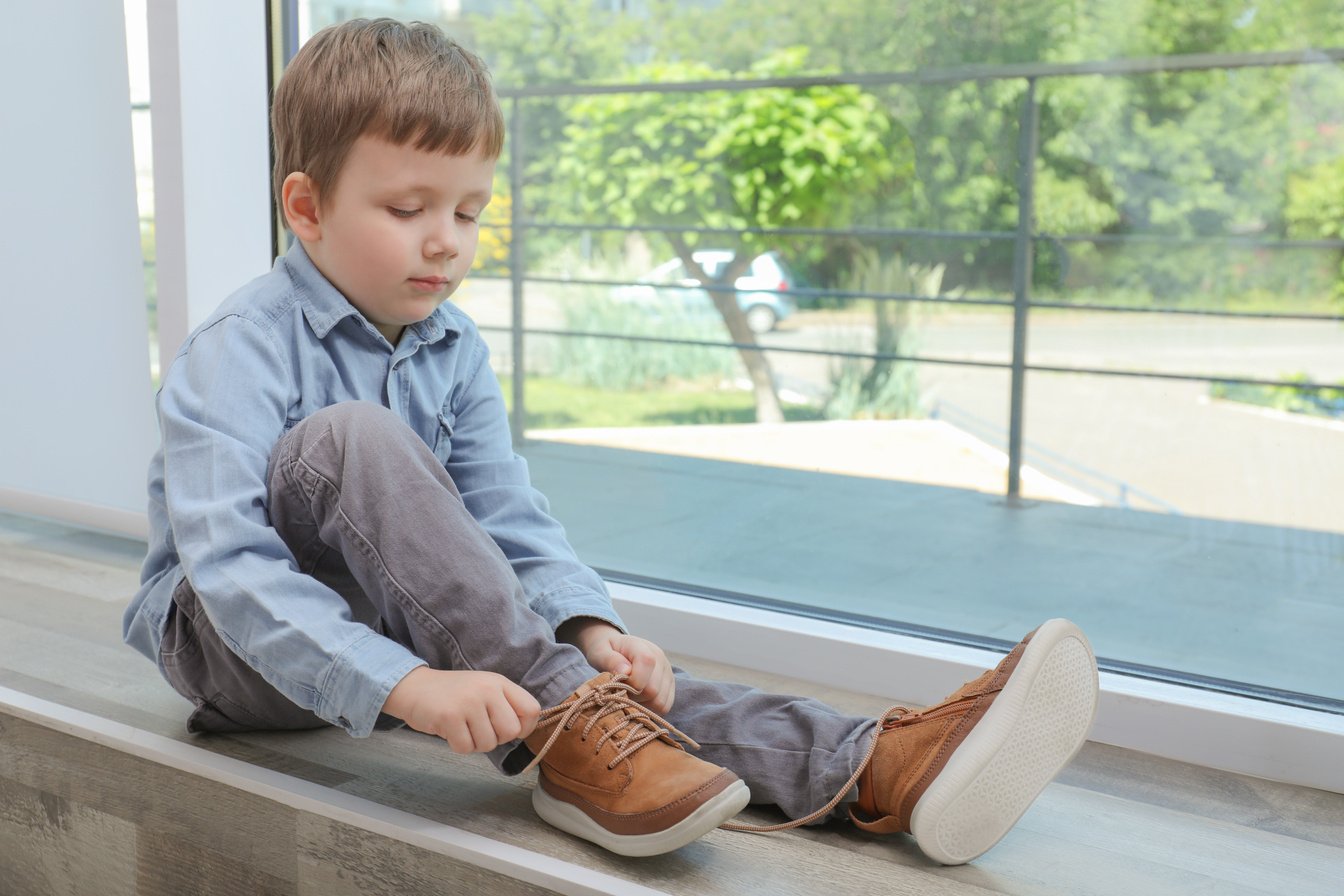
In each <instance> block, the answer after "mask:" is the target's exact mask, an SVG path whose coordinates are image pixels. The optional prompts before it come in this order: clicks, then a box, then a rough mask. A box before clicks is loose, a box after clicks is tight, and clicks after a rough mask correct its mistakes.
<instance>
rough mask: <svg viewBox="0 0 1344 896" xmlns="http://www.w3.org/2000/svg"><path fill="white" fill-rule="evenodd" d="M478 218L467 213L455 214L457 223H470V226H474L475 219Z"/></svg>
mask: <svg viewBox="0 0 1344 896" xmlns="http://www.w3.org/2000/svg"><path fill="white" fill-rule="evenodd" d="M478 217H480V216H479V215H471V214H468V213H467V212H458V213H457V219H458V220H459V221H467V222H468V223H472V224H474V223H475V222H476V219H477V218H478Z"/></svg>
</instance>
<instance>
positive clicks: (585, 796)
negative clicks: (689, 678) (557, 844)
mask: <svg viewBox="0 0 1344 896" xmlns="http://www.w3.org/2000/svg"><path fill="white" fill-rule="evenodd" d="M634 693H635V689H634V688H632V687H631V686H630V685H628V684H626V683H625V677H624V676H613V675H611V674H610V673H603V674H602V675H599V676H597V677H596V678H594V679H592V680H591V681H589V682H587V683H585V684H584V685H583V686H581V687H580V688H579V689H578V690H577V691H575V692H574V695H573V696H572V697H570V698H569V699H568V700H566V701H565V702H564V703H561V704H559V705H558V706H553V707H550V708H549V709H544V710H542V713H541V721H540V722H539V723H538V725H537V730H536V731H534V732H533V733H532V735H531V736H530V737H528V738H527V739H526V740H525V741H524V743H526V744H527V747H528V749H530V750H531V751H532V752H533V753H534V754H536V758H535V759H533V760H532V762H531V763H530V764H529V765H528V766H527V768H529V769H530V768H532V767H533V766H535V765H538V764H540V765H541V773H540V775H539V776H538V780H537V786H536V788H535V789H533V791H532V806H533V808H535V809H536V810H537V814H538V815H540V816H541V817H542V818H543V819H544V820H546V821H547V822H549V823H551V824H553V825H555V826H556V827H558V828H560V829H561V830H562V831H567V832H569V833H571V834H574V835H575V836H578V837H582V838H584V839H585V840H591V841H592V842H594V843H596V844H597V845H599V846H602V847H605V848H607V849H609V850H611V851H612V852H615V853H620V854H621V855H626V856H651V855H657V854H658V853H664V852H670V851H671V850H674V849H677V848H678V847H681V846H685V845H686V844H687V843H690V842H691V841H692V840H695V839H696V838H698V837H699V836H701V835H702V834H705V833H708V832H709V831H712V830H714V829H715V828H717V827H718V826H719V825H720V824H722V823H723V822H724V821H726V820H727V819H729V818H731V817H733V816H734V815H736V814H737V813H738V812H740V811H741V810H742V808H743V807H744V806H746V804H747V802H748V801H749V800H750V799H751V793H750V791H749V790H748V789H747V785H746V784H745V783H743V782H742V781H741V780H740V779H739V778H738V777H737V776H736V775H734V774H733V773H732V772H730V771H728V770H727V769H723V768H720V767H718V766H717V765H711V764H710V763H708V762H705V761H703V760H700V759H697V758H695V757H694V756H692V755H690V754H689V753H687V752H686V751H685V750H684V749H682V747H681V745H680V744H678V743H677V742H676V741H675V740H673V739H672V737H671V735H672V734H676V735H677V736H678V737H680V738H682V739H683V740H685V741H686V742H687V743H690V744H691V745H692V746H695V747H697V748H698V745H697V744H695V742H694V741H692V740H691V739H690V738H688V737H686V735H684V734H682V733H681V732H680V731H677V730H676V729H675V728H673V727H672V726H671V725H668V724H667V722H666V721H664V720H663V719H662V718H660V717H659V716H657V715H656V714H654V713H652V712H650V711H649V710H647V709H645V708H644V707H642V706H640V705H639V704H638V703H635V702H634V701H633V700H632V699H631V697H632V696H633V695H634ZM526 770H527V769H524V771H526Z"/></svg>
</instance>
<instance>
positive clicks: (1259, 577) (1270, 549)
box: [522, 424, 1344, 701]
mask: <svg viewBox="0 0 1344 896" xmlns="http://www.w3.org/2000/svg"><path fill="white" fill-rule="evenodd" d="M799 426H800V425H799V424H787V425H785V426H784V428H782V429H780V428H771V427H746V428H741V427H711V428H700V427H695V428H680V429H673V428H668V429H660V430H657V431H635V432H629V431H622V432H610V433H596V432H591V431H590V432H588V433H583V432H581V431H572V430H571V431H568V432H560V433H556V432H552V433H537V434H535V436H544V437H545V438H544V439H543V438H535V437H534V438H533V439H531V440H530V441H529V442H528V443H527V444H526V445H524V446H523V449H522V451H523V454H524V455H525V456H526V457H527V459H528V461H529V464H530V466H531V468H532V472H533V479H534V481H535V482H536V483H537V485H538V487H539V488H540V489H541V490H542V491H543V492H544V493H545V494H546V495H547V496H548V497H549V499H550V501H551V504H552V508H553V510H554V512H555V514H556V516H557V517H558V518H559V519H560V521H561V522H562V523H564V525H565V527H566V530H567V531H568V533H569V536H570V538H571V540H572V541H573V543H574V545H575V547H576V548H577V549H578V551H579V554H580V556H581V557H583V559H584V560H585V561H587V562H588V563H590V564H592V565H594V566H596V567H599V568H601V569H604V570H608V571H616V572H622V573H629V574H635V575H639V576H645V577H648V578H651V579H655V580H665V581H667V582H672V583H681V584H683V585H689V586H691V587H693V588H701V589H711V590H715V589H717V590H720V591H726V592H737V593H741V594H745V595H756V596H759V597H764V598H768V599H771V600H775V601H783V602H792V603H797V604H802V605H806V606H809V607H822V608H825V609H829V610H833V611H835V612H838V613H847V614H854V615H858V616H868V617H872V618H875V619H879V620H887V621H892V622H896V623H904V624H912V625H917V626H925V627H933V628H939V629H945V630H948V631H953V632H968V633H971V634H973V635H977V636H983V637H987V638H1001V639H1004V640H1013V639H1015V638H1016V637H1017V636H1018V635H1017V633H1020V632H1021V631H1026V630H1028V629H1030V628H1031V627H1032V626H1034V625H1036V624H1037V623H1039V622H1040V621H1041V620H1042V619H1044V618H1048V617H1050V616H1057V615H1065V616H1068V617H1070V618H1072V619H1074V620H1076V621H1077V622H1078V623H1079V624H1081V625H1082V626H1083V627H1084V628H1085V629H1086V630H1087V631H1088V633H1089V635H1090V636H1091V637H1092V640H1093V643H1094V644H1095V645H1096V648H1097V651H1098V654H1099V655H1101V656H1103V657H1108V658H1111V659H1114V660H1117V661H1122V662H1126V663H1136V664H1141V665H1148V666H1154V667H1158V668H1164V669H1176V670H1180V671H1183V672H1187V673H1190V674H1193V675H1198V676H1204V677H1208V678H1216V679H1228V680H1232V681H1245V682H1252V683H1254V684H1257V685H1260V686H1264V687H1270V688H1279V689H1283V690H1287V691H1299V692H1303V693H1306V694H1315V695H1319V696H1324V697H1328V698H1331V699H1333V700H1336V701H1344V678H1341V676H1340V674H1339V672H1340V664H1339V658H1338V657H1339V644H1340V643H1344V586H1342V585H1341V584H1340V583H1341V582H1344V535H1341V534H1338V533H1333V532H1327V531H1320V530H1311V529H1294V528H1288V527H1281V526H1264V525H1253V524H1246V523H1236V522H1227V521H1223V520H1216V519H1207V518H1200V517H1192V516H1176V515H1171V514H1164V513H1150V512H1143V511H1138V510H1126V509H1121V508H1114V507H1094V506H1083V505H1080V504H1070V503H1065V502H1064V501H1062V500H1059V499H1058V498H1056V499H1054V500H1036V501H1027V502H1021V503H1017V504H1010V503H1009V502H1007V501H1006V500H1005V499H1003V498H1002V497H1000V496H998V495H997V494H993V493H992V492H996V491H997V488H995V489H987V488H982V487H980V486H983V485H985V484H986V483H987V482H988V481H989V480H988V478H986V479H984V480H982V481H981V482H980V485H979V486H977V485H976V484H974V483H972V482H971V481H969V480H966V479H961V480H959V481H958V483H957V485H958V486H959V487H952V483H949V482H947V481H946V480H947V477H948V475H950V474H952V473H955V474H956V475H957V476H962V475H965V472H966V470H970V469H975V468H977V467H979V468H980V469H981V471H982V472H986V475H987V476H988V473H989V471H992V469H993V467H992V465H991V464H989V463H987V462H986V463H983V464H982V463H981V461H982V460H984V459H985V458H984V457H983V456H982V455H981V454H979V453H977V452H960V451H958V450H950V451H949V450H947V446H948V442H947V441H945V440H946V439H947V438H948V434H947V433H946V431H945V430H942V429H941V428H939V427H909V428H906V427H901V428H899V429H898V428H890V429H892V431H899V430H900V429H904V430H906V431H905V434H904V435H903V436H901V437H900V438H901V440H902V442H903V445H904V448H905V449H906V450H910V451H911V452H912V455H914V456H919V457H921V458H925V457H927V458H930V460H929V462H928V464H927V465H926V466H924V467H923V468H922V469H921V470H920V472H921V473H922V474H924V476H923V478H924V479H925V481H924V482H915V481H909V480H906V481H902V480H897V479H881V478H873V477H872V476H870V475H868V473H870V472H872V471H871V470H870V471H868V472H864V471H862V470H855V471H851V473H852V474H851V475H839V474H838V473H837V472H835V470H834V469H833V468H832V465H833V464H834V463H835V462H836V460H837V457H838V456H839V455H840V454H842V453H844V452H849V453H851V454H853V455H854V456H858V457H861V456H864V455H865V454H868V455H869V456H871V457H881V456H888V457H889V456H890V455H889V454H888V452H890V451H891V450H894V448H893V445H894V443H893V442H890V441H884V438H885V437H884V436H883V435H879V433H881V432H882V431H883V430H884V429H888V427H879V426H875V425H872V424H870V425H869V426H868V427H864V426H862V425H854V424H840V425H834V424H816V425H815V426H813V427H808V426H802V427H800V428H798V429H797V430H796V432H795V427H799ZM866 430H868V431H866ZM730 436H731V438H729V437H730ZM891 438H894V436H891ZM562 439H563V441H562ZM823 441H826V442H827V444H826V446H825V447H822V443H823ZM582 443H586V444H582ZM689 445H694V449H693V450H695V451H696V452H697V453H699V454H700V455H701V456H699V457H688V456H684V453H676V452H687V451H688V446H689ZM786 449H787V451H788V453H789V455H790V457H792V460H789V461H787V462H786V463H781V464H780V465H779V466H772V465H769V464H773V463H775V462H776V455H778V454H779V453H780V452H784V451H785V450H786ZM669 452H674V453H669ZM823 457H825V458H827V460H826V461H825V462H823V461H822V460H821V458H823ZM909 466H914V465H913V464H912V465H908V467H907V468H909ZM994 475H1001V469H1000V470H999V472H998V473H997V474H994ZM1027 481H1028V484H1029V485H1030V487H1031V489H1032V494H1035V495H1038V496H1039V495H1043V494H1044V493H1045V492H1047V491H1051V490H1057V486H1055V485H1053V484H1051V483H1050V482H1049V480H1047V479H1044V478H1041V477H1029V478H1028V480H1027Z"/></svg>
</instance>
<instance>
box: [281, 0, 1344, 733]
mask: <svg viewBox="0 0 1344 896" xmlns="http://www.w3.org/2000/svg"><path fill="white" fill-rule="evenodd" d="M889 6H890V5H889V4H885V3H870V2H862V0H854V2H847V3H840V4H838V5H837V4H832V5H831V6H830V7H828V13H827V15H826V16H824V17H820V18H819V17H818V16H816V15H815V5H814V4H804V3H795V2H780V3H775V4H771V5H770V7H771V12H770V16H769V18H768V19H764V20H763V19H760V18H759V16H760V15H761V10H762V9H763V7H762V6H761V5H760V4H757V3H747V2H734V0H723V2H706V3H698V4H684V5H681V4H676V5H674V4H653V3H650V4H642V3H641V4H624V3H623V4H609V3H597V2H593V3H585V4H562V3H558V2H550V0H532V2H519V3H514V4H508V5H505V6H502V7H500V6H499V5H496V4H472V3H465V2H462V3H435V2H423V3H411V2H401V3H391V2H389V3H382V4H374V3H368V4H349V3H321V2H316V0H314V2H310V3H298V4H297V5H296V6H295V7H293V10H292V12H293V15H292V16H291V18H292V19H293V20H294V21H296V22H297V23H298V27H299V29H300V33H299V35H298V38H299V40H302V39H305V38H306V37H307V36H308V34H309V33H311V31H312V30H315V29H316V28H318V27H321V26H322V25H325V24H329V23H330V22H332V21H337V20H339V19H342V18H346V17H349V16H352V15H355V14H372V15H380V14H388V15H394V16H397V17H400V18H406V19H411V18H420V19H426V20H431V21H436V22H439V23H440V24H442V25H444V27H445V28H446V29H447V30H449V32H450V33H452V34H454V35H455V36H457V37H458V38H459V39H461V40H463V41H464V42H466V43H468V44H469V45H470V46H472V47H473V48H474V49H476V50H477V51H478V52H480V53H481V54H482V55H483V56H485V58H486V59H487V61H488V62H489V63H490V64H491V66H492V68H493V70H494V72H495V76H496V82H497V84H498V85H499V87H500V92H501V96H502V97H503V100H504V104H505V112H506V115H508V117H509V121H510V126H511V133H510V137H509V144H508V147H507V148H506V157H505V158H504V159H503V160H502V161H501V165H500V176H499V181H498V186H497V189H496V197H497V198H496V202H495V205H494V206H493V208H492V209H491V211H490V213H489V215H488V219H487V223H488V224H489V225H490V226H489V229H488V231H487V233H486V235H485V237H484V238H483V239H482V245H481V252H480V257H479V258H478V262H477V264H478V272H477V276H476V277H475V279H474V280H472V281H469V282H468V284H467V285H466V286H464V287H463V289H462V290H461V291H460V292H459V294H458V295H457V296H456V298H455V301H457V302H458V304H460V305H461V306H462V307H463V308H464V309H465V310H467V311H468V312H469V313H471V314H472V315H473V316H474V317H475V318H476V319H477V321H478V322H479V323H480V324H481V325H482V326H483V328H484V329H485V330H486V332H487V333H488V335H489V338H490V339H491V341H492V344H493V350H494V358H495V363H496V366H497V370H498V372H499V374H500V376H501V379H502V380H503V382H504V385H505V389H506V393H507V395H508V396H509V398H510V400H511V403H512V410H513V413H514V420H515V429H516V432H517V436H518V439H519V442H518V444H519V449H520V450H521V452H522V453H523V454H524V455H526V456H527V457H528V459H529V462H530V463H531V465H532V469H533V473H534V478H535V480H536V482H537V484H538V485H539V486H540V487H541V488H542V490H543V491H545V492H546V493H547V494H548V495H549V496H550V498H551V499H552V503H553V507H554V509H555V511H556V514H557V516H559V517H560V519H561V520H562V521H563V522H564V523H565V525H566V527H567V529H568V531H569V533H570V536H571V538H572V540H573V541H574V543H575V545H576V546H577V547H578V549H579V551H580V553H581V555H582V556H584V557H585V559H587V560H588V562H590V563H592V564H594V565H595V566H597V567H599V568H600V569H601V570H602V571H603V572H604V573H605V574H606V575H607V576H608V577H609V578H611V579H612V580H616V581H622V580H624V581H632V582H640V583H653V584H655V585H657V586H659V587H663V588H667V589H670V590H681V591H687V592H690V593H696V594H703V595H708V596H711V597H715V598H717V599H721V600H726V601H732V602H738V603H753V604H760V605H765V606H774V607H784V608H786V609H789V610H791V611H794V612H797V613H801V614H803V615H807V616H816V617H821V618H829V619H837V620H842V621H850V622H855V623H858V624H862V625H869V626H874V627H877V628H887V629H893V630H897V631H913V632H917V633H923V634H926V635H929V636H932V637H937V638H944V639H950V640H962V641H966V642H968V643H999V642H1002V641H1005V640H1013V639H1015V638H1016V637H1017V636H1018V635H1020V633H1021V632H1022V631H1024V630H1026V629H1027V628H1030V627H1031V626H1032V625H1034V624H1036V623H1037V622H1039V621H1040V620H1041V619H1042V618H1045V617H1048V616H1051V615H1068V616H1070V617H1072V618H1074V619H1075V620H1077V621H1078V622H1079V623H1080V624H1082V625H1083V626H1084V628H1085V629H1087V630H1088V632H1089V634H1090V635H1091V636H1092V638H1093V641H1094V644H1095V645H1096V647H1097V650H1098V653H1099V654H1100V655H1101V656H1102V657H1103V663H1104V664H1105V665H1108V666H1109V667H1111V668H1113V669H1117V670H1122V671H1126V672H1130V673H1133V674H1138V675H1144V676H1152V677H1159V678H1174V679H1176V680H1178V681H1184V682H1191V683H1195V684H1197V685H1199V686H1201V687H1206V688H1213V689H1223V690H1228V691H1232V692H1236V693H1246V694H1250V695H1254V696H1259V697H1264V698H1267V699H1274V700H1281V701H1285V702H1289V703H1298V704H1302V705H1307V706H1313V707H1317V708H1324V709H1327V710H1330V711H1334V712H1339V711H1341V710H1344V690H1341V688H1342V687H1344V679H1341V677H1340V675H1339V674H1338V671H1339V667H1338V660H1337V659H1336V658H1335V657H1336V656H1337V647H1336V646H1335V645H1336V644H1337V643H1338V642H1339V641H1340V640H1342V639H1344V606H1342V604H1344V589H1342V588H1341V586H1340V582H1344V511H1342V510H1341V509H1340V508H1341V506H1344V468H1341V466H1340V465H1339V464H1338V463H1337V462H1336V459H1337V458H1338V457H1339V456H1341V450H1344V326H1342V325H1344V270H1342V269H1341V258H1344V240H1342V239H1341V237H1342V236H1344V215H1342V213H1341V210H1340V208H1341V207H1340V202H1339V197H1340V195H1342V194H1344V112H1341V110H1344V49H1341V48H1344V13H1339V12H1334V11H1324V7H1322V6H1321V5H1320V4H1316V3H1307V2H1305V0H1303V2H1297V0H1287V2H1281V3H1275V4H1261V5H1259V6H1253V7H1246V9H1245V11H1242V10H1241V9H1237V10H1235V11H1232V12H1228V11H1226V10H1224V8H1223V6H1222V5H1213V6H1211V7H1201V8H1200V9H1198V10H1195V11H1193V12H1192V11H1191V8H1190V7H1189V6H1188V5H1187V4H1179V3H1173V2H1158V0H1151V2H1146V3H1126V4H1109V3H1092V4H1078V3H1064V2H1044V0H1042V2H1033V3H1026V4H1002V3H996V2H989V0H985V2H978V3H971V4H964V3H963V4H952V5H949V4H912V5H911V8H909V9H907V10H905V11H904V12H903V13H902V16H901V17H900V18H899V19H896V20H892V19H891V18H890V15H889V13H888V12H887V10H888V9H889ZM497 9H498V10H499V11H496V10H497ZM1229 9H1230V7H1229ZM708 19H713V20H714V22H715V27H714V33H716V34H723V35H729V37H727V38H724V39H723V40H714V41H705V40H703V35H704V27H705V22H706V21H707V20H708ZM879 22H880V27H875V24H877V23H879ZM733 35H736V37H733Z"/></svg>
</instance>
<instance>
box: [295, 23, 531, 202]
mask: <svg viewBox="0 0 1344 896" xmlns="http://www.w3.org/2000/svg"><path fill="white" fill-rule="evenodd" d="M271 133H272V134H273V135H274V140H275V170H274V172H273V180H274V183H273V186H274V189H275V198H276V201H277V202H279V201H280V197H281V186H282V185H283V184H284V182H285V178H286V177H288V176H289V174H290V173H292V172H294V171H302V172H303V173H304V174H306V175H308V176H309V177H310V178H312V180H313V182H314V183H315V184H316V185H317V187H318V190H319V191H325V193H330V192H331V191H332V190H334V189H335V186H336V182H337V180H338V179H339V177H340V173H341V168H342V167H343V166H344V164H345V159H346V156H347V155H348V154H349V152H350V147H351V146H353V145H354V142H355V140H356V139H358V138H359V137H362V136H364V135H366V134H367V135H370V136H374V137H381V138H382V139H384V140H387V141H389V142H391V143H394V144H396V145H398V146H404V145H406V144H408V143H411V144H414V145H415V147H416V148H417V149H423V150H427V151H430V152H442V153H447V154H449V155H466V154H468V153H480V154H482V155H484V156H486V157H487V158H491V159H497V158H499V154H500V152H501V151H502V149H503V147H504V115H503V112H502V111H501V110H500V108H499V101H498V99H496V97H495V92H494V88H493V87H492V86H491V84H490V74H489V72H488V71H487V69H486V67H485V63H483V62H482V61H481V59H480V57H478V56H476V55H475V54H474V53H472V52H470V51H469V50H466V49H464V48H463V47H462V46H460V45H459V44H457V43H456V42H455V41H453V40H452V39H451V38H448V37H446V36H445V35H444V34H443V32H442V31H440V30H439V29H438V28H436V27H435V26H433V25H427V24H424V23H423V22H413V23H410V24H406V23H403V22H398V21H395V20H393V19H352V20H351V21H348V22H342V23H341V24H339V25H332V26H330V27H328V28H323V29H322V30H321V31H319V32H318V33H317V34H314V35H313V36H312V38H311V39H310V40H309V41H308V42H307V43H306V44H304V45H303V47H302V48H301V49H300V50H299V52H298V53H297V54H295V56H294V59H293V61H291V62H290V64H289V66H288V68H286V69H285V73H284V76H283V77H282V78H281V79H280V83H279V84H278V85H277V86H276V88H275V96H274V100H273V102H272V105H271ZM320 195H324V194H320Z"/></svg>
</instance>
